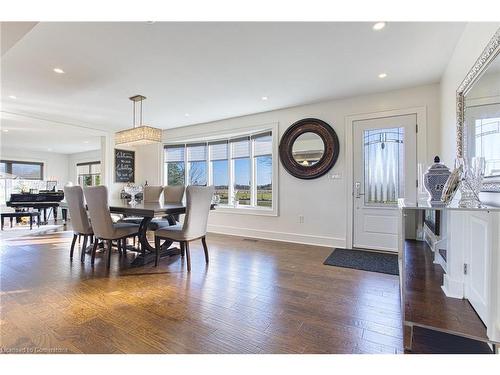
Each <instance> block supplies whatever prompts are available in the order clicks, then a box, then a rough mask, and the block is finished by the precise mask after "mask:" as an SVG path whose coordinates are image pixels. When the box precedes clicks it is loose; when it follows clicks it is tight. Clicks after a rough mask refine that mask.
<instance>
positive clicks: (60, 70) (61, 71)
mask: <svg viewBox="0 0 500 375" xmlns="http://www.w3.org/2000/svg"><path fill="white" fill-rule="evenodd" d="M53 70H54V72H56V73H57V74H64V70H62V69H61V68H54V69H53Z"/></svg>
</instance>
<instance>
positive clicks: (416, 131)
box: [415, 124, 418, 133]
mask: <svg viewBox="0 0 500 375" xmlns="http://www.w3.org/2000/svg"><path fill="white" fill-rule="evenodd" d="M415 133H418V124H415Z"/></svg>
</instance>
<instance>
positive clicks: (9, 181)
mask: <svg viewBox="0 0 500 375" xmlns="http://www.w3.org/2000/svg"><path fill="white" fill-rule="evenodd" d="M0 173H1V178H0V204H2V205H3V204H5V202H6V201H8V200H10V195H11V194H14V193H21V192H23V191H25V192H29V191H30V189H34V190H40V189H46V183H45V182H44V181H42V180H43V163H37V162H25V161H11V160H1V161H0Z"/></svg>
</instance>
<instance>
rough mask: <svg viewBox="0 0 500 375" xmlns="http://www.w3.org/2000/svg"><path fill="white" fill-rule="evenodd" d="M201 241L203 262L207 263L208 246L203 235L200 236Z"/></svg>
mask: <svg viewBox="0 0 500 375" xmlns="http://www.w3.org/2000/svg"><path fill="white" fill-rule="evenodd" d="M201 243H202V244H203V250H204V251H205V262H206V263H207V264H208V247H207V241H206V239H205V236H203V237H201Z"/></svg>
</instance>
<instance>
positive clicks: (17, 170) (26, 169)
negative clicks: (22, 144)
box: [0, 160, 43, 180]
mask: <svg viewBox="0 0 500 375" xmlns="http://www.w3.org/2000/svg"><path fill="white" fill-rule="evenodd" d="M0 171H1V172H3V173H8V174H11V175H14V176H13V177H14V178H20V179H25V180H43V163H36V162H26V161H11V160H2V161H0Z"/></svg>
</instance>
